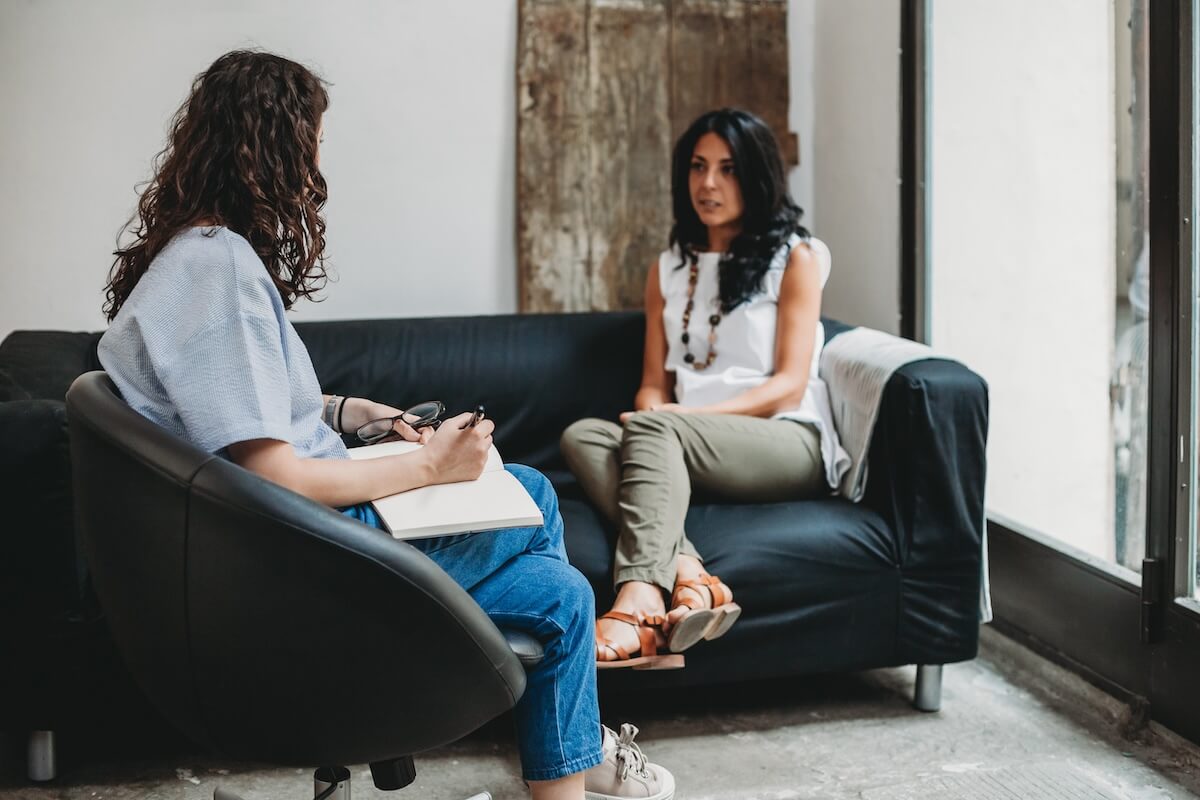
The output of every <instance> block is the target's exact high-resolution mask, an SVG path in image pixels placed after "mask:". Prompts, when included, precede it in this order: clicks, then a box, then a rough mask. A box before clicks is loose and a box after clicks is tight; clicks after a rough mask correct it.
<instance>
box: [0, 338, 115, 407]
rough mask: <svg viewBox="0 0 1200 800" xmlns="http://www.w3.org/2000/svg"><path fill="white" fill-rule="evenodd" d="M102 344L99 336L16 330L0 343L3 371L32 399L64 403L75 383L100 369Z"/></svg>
mask: <svg viewBox="0 0 1200 800" xmlns="http://www.w3.org/2000/svg"><path fill="white" fill-rule="evenodd" d="M99 341H100V334H99V333H69V332H67V331H14V332H12V333H10V334H9V335H8V336H7V337H6V338H5V339H4V341H3V342H0V369H3V370H4V371H5V372H7V373H8V374H9V377H11V379H12V380H13V381H14V382H15V383H16V384H17V385H18V386H20V387H21V388H22V389H23V390H24V391H25V392H26V394H27V396H28V397H32V398H34V399H43V400H62V399H63V398H64V397H66V396H67V387H69V386H70V385H71V381H73V380H75V378H77V377H78V376H79V375H81V374H83V373H84V372H87V371H89V370H93V369H100V362H99V361H98V360H97V359H96V344H97V343H98V342H99ZM28 397H27V398H22V399H28Z"/></svg>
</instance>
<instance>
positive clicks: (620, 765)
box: [583, 723, 675, 800]
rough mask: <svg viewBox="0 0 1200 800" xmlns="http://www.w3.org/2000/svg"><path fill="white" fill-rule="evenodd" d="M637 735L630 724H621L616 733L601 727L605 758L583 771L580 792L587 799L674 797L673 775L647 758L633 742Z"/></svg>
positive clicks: (656, 799)
mask: <svg viewBox="0 0 1200 800" xmlns="http://www.w3.org/2000/svg"><path fill="white" fill-rule="evenodd" d="M601 727H604V726H601ZM637 734H638V729H637V728H636V727H634V726H633V725H630V724H629V723H625V724H624V725H622V726H621V734H620V735H619V736H618V735H617V734H616V733H614V732H613V731H612V730H611V729H609V728H604V745H603V747H604V760H603V761H601V762H600V763H599V764H597V765H596V766H594V767H592V768H591V769H589V770H588V771H587V772H585V773H584V779H583V793H584V796H585V797H586V798H587V800H630V798H637V800H672V798H674V797H675V776H674V775H672V774H671V773H670V772H668V771H667V770H666V769H665V768H663V767H660V766H659V765H658V764H651V763H650V762H649V761H647V760H646V756H645V755H644V754H643V753H642V748H640V747H638V746H637V745H636V744H634V742H633V737H635V736H637Z"/></svg>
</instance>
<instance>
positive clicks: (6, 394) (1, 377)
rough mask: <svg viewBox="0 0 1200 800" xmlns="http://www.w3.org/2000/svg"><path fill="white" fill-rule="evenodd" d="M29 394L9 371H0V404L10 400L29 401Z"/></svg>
mask: <svg viewBox="0 0 1200 800" xmlns="http://www.w3.org/2000/svg"><path fill="white" fill-rule="evenodd" d="M29 399H31V398H30V395H29V392H27V391H25V390H24V389H22V388H21V385H20V384H18V383H17V382H16V380H15V379H14V378H13V376H12V375H9V374H8V371H7V370H3V369H0V403H3V402H7V401H9V400H29Z"/></svg>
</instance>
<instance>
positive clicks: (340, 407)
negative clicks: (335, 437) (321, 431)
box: [334, 397, 350, 433]
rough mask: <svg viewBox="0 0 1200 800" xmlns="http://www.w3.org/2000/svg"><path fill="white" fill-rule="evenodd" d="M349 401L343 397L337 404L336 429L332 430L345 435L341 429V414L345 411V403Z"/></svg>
mask: <svg viewBox="0 0 1200 800" xmlns="http://www.w3.org/2000/svg"><path fill="white" fill-rule="evenodd" d="M349 399H350V398H348V397H343V398H341V401H340V402H339V403H338V407H337V427H335V428H334V430H335V431H337V432H338V433H345V430H344V429H343V428H342V412H343V411H345V410H346V401H347V400H349Z"/></svg>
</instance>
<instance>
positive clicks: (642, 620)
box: [596, 611, 683, 669]
mask: <svg viewBox="0 0 1200 800" xmlns="http://www.w3.org/2000/svg"><path fill="white" fill-rule="evenodd" d="M600 619H615V620H617V621H618V622H624V623H625V624H626V625H632V626H633V627H634V628H635V629H637V635H638V643H639V644H640V645H641V655H639V656H636V657H632V658H631V657H630V655H629V651H628V650H626V649H625V648H624V647H622V646H621V645H619V644H617V643H616V642H614V641H612V640H611V639H601V638H600V633H599V631H597V633H596V669H622V668H624V667H632V668H633V669H679V668H681V667H682V666H683V656H677V655H671V654H670V653H660V652H659V648H660V647H661V646H663V645H665V644H666V642H664V641H662V639H663V634H662V624H663V616H662V615H661V614H656V615H654V616H649V617H648V616H645V615H642V614H639V615H638V616H636V617H635V616H634V615H633V614H626V613H625V612H624V611H609V612H608V613H607V614H605V615H603V616H602V617H600ZM604 650H609V651H611V652H612V653H613V655H615V656H616V658H615V659H611V660H608V661H604V660H601V658H600V653H601V652H602V651H604Z"/></svg>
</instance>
